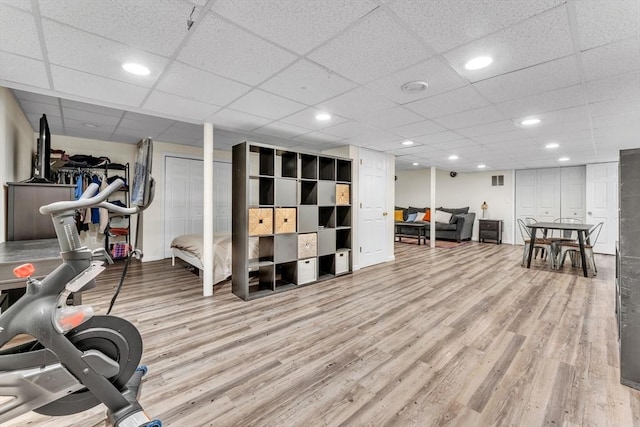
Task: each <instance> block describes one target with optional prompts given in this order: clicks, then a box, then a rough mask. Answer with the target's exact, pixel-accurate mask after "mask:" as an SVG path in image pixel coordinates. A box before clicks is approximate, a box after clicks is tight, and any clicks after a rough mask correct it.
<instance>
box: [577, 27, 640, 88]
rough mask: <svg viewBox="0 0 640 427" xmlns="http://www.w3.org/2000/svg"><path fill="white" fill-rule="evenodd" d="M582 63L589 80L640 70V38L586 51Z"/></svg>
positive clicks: (583, 53)
mask: <svg viewBox="0 0 640 427" xmlns="http://www.w3.org/2000/svg"><path fill="white" fill-rule="evenodd" d="M639 28H640V27H639ZM638 32H640V30H639V31H638ZM582 63H583V64H584V74H585V78H586V79H587V80H596V79H600V78H603V77H608V76H612V75H616V74H624V73H627V72H629V71H637V70H640V37H632V38H630V39H626V40H623V41H620V42H617V43H611V44H608V45H605V46H600V47H597V48H594V49H590V50H587V51H584V52H582Z"/></svg>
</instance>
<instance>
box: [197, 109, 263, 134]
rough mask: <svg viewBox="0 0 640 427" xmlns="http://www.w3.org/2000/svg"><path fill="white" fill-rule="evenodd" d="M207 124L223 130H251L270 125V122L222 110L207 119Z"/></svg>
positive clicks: (239, 112) (261, 118) (237, 112)
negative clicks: (209, 123)
mask: <svg viewBox="0 0 640 427" xmlns="http://www.w3.org/2000/svg"><path fill="white" fill-rule="evenodd" d="M207 122H211V123H213V125H214V126H216V127H222V128H224V129H237V130H253V129H256V128H259V127H261V126H264V125H266V124H267V123H270V122H271V120H270V119H265V118H263V117H257V116H254V115H251V114H246V113H243V112H241V111H234V110H230V109H228V108H224V109H222V110H220V111H218V112H217V113H216V114H214V115H213V116H211V117H209V118H207Z"/></svg>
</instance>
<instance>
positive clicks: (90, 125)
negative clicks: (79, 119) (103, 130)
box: [83, 123, 100, 128]
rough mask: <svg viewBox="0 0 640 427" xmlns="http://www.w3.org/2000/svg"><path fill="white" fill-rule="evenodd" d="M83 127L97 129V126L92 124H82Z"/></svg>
mask: <svg viewBox="0 0 640 427" xmlns="http://www.w3.org/2000/svg"><path fill="white" fill-rule="evenodd" d="M83 125H84V126H86V127H88V128H99V127H100V126H99V125H96V124H94V123H83Z"/></svg>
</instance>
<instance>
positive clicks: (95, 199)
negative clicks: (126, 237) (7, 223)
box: [40, 179, 141, 215]
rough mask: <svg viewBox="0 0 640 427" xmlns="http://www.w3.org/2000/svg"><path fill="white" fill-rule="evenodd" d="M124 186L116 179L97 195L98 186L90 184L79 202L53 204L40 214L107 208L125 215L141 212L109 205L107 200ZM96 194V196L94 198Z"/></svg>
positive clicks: (44, 208)
mask: <svg viewBox="0 0 640 427" xmlns="http://www.w3.org/2000/svg"><path fill="white" fill-rule="evenodd" d="M123 184H124V181H123V180H121V179H116V180H115V181H113V182H112V183H111V184H109V186H108V187H107V188H105V189H104V190H102V191H101V192H99V193H98V194H96V191H98V184H94V183H92V184H90V185H89V186H88V187H87V189H86V190H85V192H84V193H82V196H80V198H79V199H78V200H72V201H63V202H53V203H50V204H48V205H45V206H42V207H41V208H40V213H41V214H43V215H48V214H55V213H60V212H67V211H71V210H75V209H83V208H95V207H99V208H105V209H107V210H110V211H112V212H117V213H120V214H123V215H133V214H136V213H138V212H140V210H141V209H140V208H139V207H134V208H125V207H122V206H118V205H114V204H113V203H108V202H107V201H106V200H107V198H108V197H109V196H111V195H112V194H113V193H115V192H116V191H118V189H119V188H120V187H122V185H123ZM94 194H95V196H94Z"/></svg>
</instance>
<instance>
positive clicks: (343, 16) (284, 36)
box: [212, 0, 377, 54]
mask: <svg viewBox="0 0 640 427" xmlns="http://www.w3.org/2000/svg"><path fill="white" fill-rule="evenodd" d="M376 7H377V5H376V4H375V3H374V2H372V1H370V0H314V1H304V2H300V0H279V1H277V2H264V1H253V0H218V1H217V2H216V3H214V5H213V7H212V10H213V11H214V12H216V13H218V14H220V15H222V16H224V17H225V18H228V19H230V20H231V21H233V22H235V23H237V24H238V25H241V26H243V27H244V28H247V29H249V30H250V31H253V32H254V33H256V34H259V35H261V36H262V37H264V38H266V39H268V40H271V41H273V42H274V43H277V44H279V45H281V46H284V47H286V48H288V49H291V50H293V51H295V52H297V53H299V54H304V53H307V52H309V51H310V50H311V49H313V48H315V47H316V46H318V45H320V44H321V43H324V42H325V41H327V40H328V39H330V38H331V37H333V36H335V35H336V34H338V33H339V32H340V31H342V30H343V29H344V28H346V27H347V26H349V25H350V24H352V23H353V22H355V21H357V20H358V19H360V18H361V17H362V16H364V15H366V14H367V13H369V12H370V11H371V10H373V9H375V8H376Z"/></svg>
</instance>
